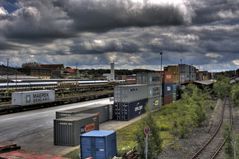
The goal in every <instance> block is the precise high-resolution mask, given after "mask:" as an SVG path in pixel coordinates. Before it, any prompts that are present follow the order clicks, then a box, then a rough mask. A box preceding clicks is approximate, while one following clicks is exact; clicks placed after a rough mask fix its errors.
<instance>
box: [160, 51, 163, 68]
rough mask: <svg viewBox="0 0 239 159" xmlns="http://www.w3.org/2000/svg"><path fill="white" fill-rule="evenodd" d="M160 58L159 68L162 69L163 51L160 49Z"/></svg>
mask: <svg viewBox="0 0 239 159" xmlns="http://www.w3.org/2000/svg"><path fill="white" fill-rule="evenodd" d="M160 59H161V69H160V71H163V51H160Z"/></svg>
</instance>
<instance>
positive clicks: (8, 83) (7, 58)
mask: <svg viewBox="0 0 239 159" xmlns="http://www.w3.org/2000/svg"><path fill="white" fill-rule="evenodd" d="M8 66H9V58H7V90H8V85H9V79H8V70H9V69H8Z"/></svg>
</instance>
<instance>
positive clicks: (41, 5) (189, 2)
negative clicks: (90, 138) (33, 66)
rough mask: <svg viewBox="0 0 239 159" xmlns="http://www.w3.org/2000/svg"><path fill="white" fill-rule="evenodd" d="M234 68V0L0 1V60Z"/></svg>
mask: <svg viewBox="0 0 239 159" xmlns="http://www.w3.org/2000/svg"><path fill="white" fill-rule="evenodd" d="M160 50H162V51H163V64H164V65H168V64H177V63H180V59H182V62H183V63H186V64H193V65H196V66H197V67H198V68H200V69H202V70H210V71H219V70H229V69H236V68H239V0H0V64H5V63H6V59H7V58H9V59H10V64H11V65H12V66H20V65H21V64H22V63H25V62H32V61H36V62H39V63H63V64H65V65H66V66H78V67H79V68H108V67H109V65H108V64H109V63H110V62H111V61H115V63H116V67H117V68H129V69H132V68H147V69H160Z"/></svg>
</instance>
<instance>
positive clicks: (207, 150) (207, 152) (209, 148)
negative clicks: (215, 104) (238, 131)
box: [190, 98, 233, 159]
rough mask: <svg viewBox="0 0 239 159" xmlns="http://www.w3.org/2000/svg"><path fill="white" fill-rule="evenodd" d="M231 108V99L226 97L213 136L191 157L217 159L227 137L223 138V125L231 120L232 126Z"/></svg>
mask: <svg viewBox="0 0 239 159" xmlns="http://www.w3.org/2000/svg"><path fill="white" fill-rule="evenodd" d="M231 109H232V108H231V105H230V103H229V99H228V98H226V99H224V103H223V109H222V111H221V116H220V121H219V123H218V125H217V126H216V127H215V130H214V131H213V133H212V135H211V137H210V138H209V139H207V141H206V142H205V144H204V145H202V147H201V148H200V149H199V150H198V151H197V152H196V153H195V154H193V156H192V157H191V158H190V159H215V158H216V157H217V156H218V154H219V153H220V152H221V150H222V148H223V146H224V144H225V142H226V139H224V138H223V125H224V124H225V123H227V122H229V123H228V124H229V125H230V126H232V121H233V118H232V110H231ZM228 120H229V121H228Z"/></svg>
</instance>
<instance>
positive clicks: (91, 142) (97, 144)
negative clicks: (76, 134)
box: [79, 130, 117, 159]
mask: <svg viewBox="0 0 239 159" xmlns="http://www.w3.org/2000/svg"><path fill="white" fill-rule="evenodd" d="M116 143H117V141H116V132H115V131H111V130H108V131H106V130H99V131H97V130H94V131H91V132H88V133H85V134H82V135H81V136H80V149H81V153H80V155H79V156H81V159H86V158H93V159H112V158H113V157H114V156H116V155H117V144H116Z"/></svg>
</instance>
